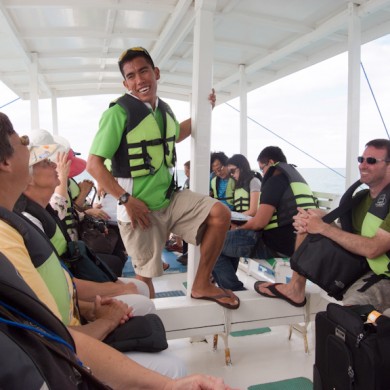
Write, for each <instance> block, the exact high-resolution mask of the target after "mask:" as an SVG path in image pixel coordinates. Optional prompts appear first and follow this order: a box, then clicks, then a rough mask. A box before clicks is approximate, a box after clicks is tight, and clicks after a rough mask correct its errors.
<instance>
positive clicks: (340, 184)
mask: <svg viewBox="0 0 390 390" xmlns="http://www.w3.org/2000/svg"><path fill="white" fill-rule="evenodd" d="M333 169H334V171H332V170H330V169H328V168H299V169H298V170H299V172H300V174H301V175H302V176H303V177H304V178H305V180H306V181H307V183H308V184H309V186H310V188H311V189H312V190H313V191H318V192H330V193H334V194H342V193H344V191H345V169H343V168H333ZM177 177H178V181H179V185H180V186H182V185H183V183H184V181H185V179H186V177H185V175H184V171H181V170H178V171H177Z"/></svg>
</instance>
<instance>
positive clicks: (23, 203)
mask: <svg viewBox="0 0 390 390" xmlns="http://www.w3.org/2000/svg"><path fill="white" fill-rule="evenodd" d="M14 211H16V212H18V213H23V212H26V213H29V214H31V215H32V216H33V217H35V218H36V219H38V221H39V222H40V223H41V224H42V227H43V231H44V232H45V234H46V236H47V237H48V238H49V240H50V242H51V243H52V245H53V246H54V248H55V249H56V251H57V253H58V254H59V255H60V256H62V255H64V254H65V253H66V252H67V245H68V241H69V239H70V238H69V236H67V234H66V232H65V234H64V231H63V230H62V229H61V228H62V226H61V224H62V222H61V221H60V220H59V218H58V217H56V212H55V211H54V210H53V209H52V208H51V206H50V205H48V206H47V209H44V208H43V207H42V206H41V205H39V204H38V203H36V202H35V201H33V200H32V199H30V198H29V197H28V196H26V195H24V194H23V195H21V196H20V197H19V199H18V201H17V202H16V204H15V207H14Z"/></svg>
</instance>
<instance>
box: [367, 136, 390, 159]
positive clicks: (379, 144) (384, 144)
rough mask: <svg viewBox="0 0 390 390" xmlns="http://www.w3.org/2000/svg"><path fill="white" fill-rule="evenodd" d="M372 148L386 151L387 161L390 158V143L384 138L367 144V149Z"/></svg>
mask: <svg viewBox="0 0 390 390" xmlns="http://www.w3.org/2000/svg"><path fill="white" fill-rule="evenodd" d="M368 146H372V147H373V148H375V149H385V150H386V152H387V155H386V159H388V158H390V141H389V140H388V139H384V138H377V139H373V140H371V141H369V142H367V143H366V148H367V147H368Z"/></svg>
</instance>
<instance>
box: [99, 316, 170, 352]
mask: <svg viewBox="0 0 390 390" xmlns="http://www.w3.org/2000/svg"><path fill="white" fill-rule="evenodd" d="M103 341H104V342H105V343H106V344H108V345H111V347H113V348H115V349H117V350H118V351H121V352H130V351H140V352H160V351H163V350H164V349H167V348H168V342H167V336H166V333H165V328H164V324H163V322H162V321H161V319H160V317H159V316H158V315H157V314H146V315H144V316H137V317H133V318H130V320H129V321H127V322H125V323H124V324H123V325H120V326H118V327H117V328H116V329H115V330H114V331H113V332H111V333H110V334H109V335H108V336H107V337H106V338H105V339H104V340H103Z"/></svg>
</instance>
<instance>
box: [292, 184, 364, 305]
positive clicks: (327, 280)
mask: <svg viewBox="0 0 390 390" xmlns="http://www.w3.org/2000/svg"><path fill="white" fill-rule="evenodd" d="M360 185H361V182H360V181H357V182H355V183H354V184H353V185H352V186H351V187H350V188H349V189H348V190H347V191H346V193H345V194H344V195H343V197H342V198H341V200H340V206H339V207H337V208H336V209H334V210H332V211H331V212H330V213H329V214H327V215H325V216H324V217H323V218H322V219H323V221H324V222H326V223H331V222H333V221H334V220H336V219H337V218H340V219H341V222H342V228H343V230H346V231H352V226H351V224H350V222H349V221H350V220H351V209H352V207H354V205H356V204H358V202H360V200H361V199H362V197H363V196H365V194H366V191H367V190H363V191H360V192H359V193H358V194H357V195H355V196H354V197H352V195H353V194H354V192H355V190H356V189H357V188H358V187H359V186H360ZM348 215H349V216H348ZM290 265H291V268H292V269H293V270H294V271H296V272H298V273H299V274H300V275H302V276H304V277H306V278H307V279H308V280H310V281H311V282H313V283H315V284H317V285H318V286H320V287H321V288H322V289H323V290H325V291H326V292H327V293H328V295H330V296H331V297H334V298H335V299H337V300H342V299H343V295H344V293H345V292H346V291H347V289H348V288H349V287H350V286H351V285H352V284H353V283H354V282H356V281H357V280H358V279H359V278H360V277H362V276H363V275H364V274H365V273H367V272H368V271H369V270H370V268H369V265H368V262H367V259H366V258H365V257H363V256H360V255H356V254H354V253H352V252H349V251H347V250H346V249H344V248H343V247H341V246H340V245H338V244H337V243H336V242H334V241H332V240H331V239H329V238H327V237H324V236H322V235H321V234H308V235H307V236H306V238H305V239H304V240H303V241H302V243H301V245H300V246H299V247H298V249H297V250H296V251H295V252H294V254H293V255H292V257H291V259H290Z"/></svg>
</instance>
